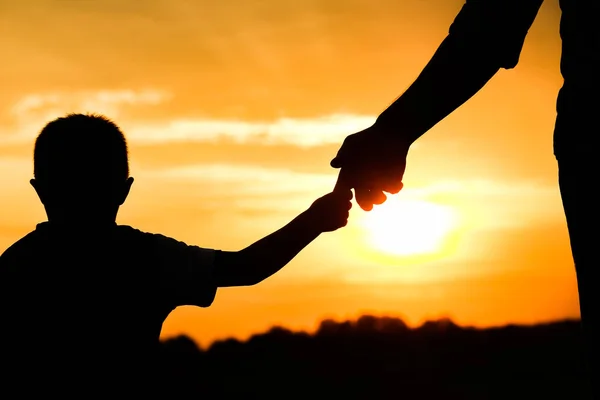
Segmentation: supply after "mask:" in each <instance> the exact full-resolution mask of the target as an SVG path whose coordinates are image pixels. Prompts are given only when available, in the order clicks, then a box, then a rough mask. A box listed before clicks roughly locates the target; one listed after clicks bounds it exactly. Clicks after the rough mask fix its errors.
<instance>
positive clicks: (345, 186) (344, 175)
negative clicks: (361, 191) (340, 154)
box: [332, 161, 352, 193]
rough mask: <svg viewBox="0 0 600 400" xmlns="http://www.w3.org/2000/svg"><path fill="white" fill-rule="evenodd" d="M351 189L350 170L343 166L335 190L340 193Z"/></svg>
mask: <svg viewBox="0 0 600 400" xmlns="http://www.w3.org/2000/svg"><path fill="white" fill-rule="evenodd" d="M332 162H333V161H332ZM350 190H352V184H351V182H350V176H349V172H348V170H347V169H344V168H342V169H341V170H340V173H339V174H338V178H337V181H336V182H335V186H334V188H333V191H334V192H336V193H339V192H344V191H350Z"/></svg>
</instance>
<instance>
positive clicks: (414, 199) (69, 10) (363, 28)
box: [0, 0, 579, 345]
mask: <svg viewBox="0 0 600 400" xmlns="http://www.w3.org/2000/svg"><path fill="white" fill-rule="evenodd" d="M462 4H463V1H462V0H402V1H399V0H380V1H371V0H343V1H342V0H327V1H325V0H311V1H308V0H293V1H292V0H265V1H250V0H222V1H208V0H195V1H192V0H187V1H186V0H147V1H144V2H138V1H134V0H102V1H74V0H71V1H67V0H62V1H59V0H54V1H51V0H28V1H12V0H0V53H1V54H2V58H3V62H2V63H0V87H2V96H0V184H1V185H2V186H1V187H2V195H1V196H0V209H2V215H1V218H0V250H4V249H5V248H7V247H8V246H9V245H10V244H12V243H13V242H14V241H16V240H17V239H19V238H20V237H22V236H23V235H25V234H26V233H28V232H29V231H30V230H32V229H33V228H34V227H35V224H36V223H38V222H41V221H43V220H44V219H45V214H44V212H43V208H42V206H41V204H40V203H39V201H38V199H37V197H36V195H35V192H34V191H33V189H32V188H31V187H30V186H29V183H28V180H29V179H30V178H31V177H32V171H33V164H32V150H33V141H34V139H35V136H36V134H37V133H38V132H39V131H40V129H41V128H42V127H43V125H44V124H45V123H46V122H48V121H49V120H51V119H54V118H56V117H58V116H62V115H64V114H65V113H68V112H99V113H104V114H105V115H106V116H108V117H109V118H112V119H113V120H115V121H116V122H117V124H119V126H120V127H121V128H122V129H123V130H124V132H125V134H126V136H127V137H128V139H129V143H130V154H131V171H132V175H133V176H134V177H135V178H136V181H135V183H134V186H133V188H132V192H131V195H130V197H129V200H128V201H127V202H126V204H125V206H124V207H123V208H122V211H121V213H120V216H119V219H118V222H119V223H122V224H128V225H132V226H135V227H137V228H139V229H142V230H145V231H149V232H157V233H163V234H166V235H170V236H172V237H175V238H177V239H179V240H183V241H185V242H187V243H189V244H197V245H199V246H202V247H211V248H217V249H223V250H237V249H242V248H243V247H245V246H247V245H249V244H251V243H252V242H253V241H255V240H257V239H259V238H261V237H263V236H264V235H266V234H268V233H270V232H272V231H274V230H276V229H278V228H280V227H281V226H283V225H284V224H285V223H287V222H288V221H289V220H291V219H292V218H294V217H295V216H296V215H297V214H298V213H300V212H302V211H304V210H305V209H306V208H307V207H308V206H310V204H311V203H312V201H314V200H315V199H316V198H318V197H320V196H322V195H324V194H325V193H327V192H328V191H330V190H331V189H332V187H333V184H334V183H335V180H336V170H334V169H332V168H330V167H329V161H330V159H331V158H332V157H333V156H334V155H335V153H336V151H337V149H338V148H339V145H340V144H341V142H342V140H343V138H344V137H345V136H346V135H348V134H351V133H354V132H356V131H358V130H361V129H363V128H366V127H368V126H369V125H370V124H371V123H372V122H373V121H374V119H375V118H376V116H377V115H378V114H379V113H380V112H381V111H382V110H383V109H385V107H387V105H389V104H390V103H391V102H392V101H393V100H394V99H395V98H396V97H397V96H399V95H400V94H401V93H402V91H403V90H404V89H406V88H407V86H408V85H410V83H411V82H412V81H413V80H414V79H415V78H416V76H417V75H418V74H419V72H420V71H421V69H422V68H423V67H424V66H425V64H426V62H427V61H428V60H429V59H430V58H431V56H432V55H433V53H434V51H435V49H436V48H437V46H438V45H439V43H440V42H441V41H442V39H443V38H444V37H445V35H446V34H447V31H448V27H449V26H450V24H451V22H452V21H453V19H454V17H455V15H456V14H457V13H458V11H459V10H460V7H461V6H462ZM559 18H560V10H559V7H558V1H557V0H546V2H545V4H544V5H543V6H542V9H541V10H540V13H539V15H538V18H537V20H536V22H535V23H534V25H533V27H532V29H531V30H530V33H529V36H528V38H527V40H526V42H525V47H524V49H523V53H522V55H521V61H520V63H519V65H518V66H517V68H516V69H514V70H510V71H501V72H500V73H499V74H498V75H497V76H496V77H495V78H494V79H493V80H492V81H491V82H490V83H489V84H488V86H487V87H486V88H485V89H484V90H483V91H481V92H480V93H479V94H478V95H476V96H475V97H474V98H473V99H472V100H471V101H470V102H468V103H467V104H466V105H464V106H463V107H461V108H460V109H459V110H457V111H456V112H455V113H454V114H452V115H451V116H450V117H448V118H447V119H446V120H444V121H442V122H441V123H440V124H439V125H437V126H436V127H435V128H434V129H432V130H431V131H430V132H429V133H428V134H426V135H425V136H424V137H423V138H422V139H421V140H419V141H418V143H417V144H416V145H415V146H413V148H412V150H411V153H410V155H409V159H408V167H407V172H406V176H405V181H404V182H405V189H404V190H403V191H402V192H401V193H400V194H398V195H396V196H393V197H392V198H390V199H389V200H388V202H387V203H386V204H385V205H383V206H380V207H378V208H376V209H375V210H374V211H372V212H370V213H366V212H364V211H362V210H360V208H359V207H356V206H355V207H354V208H353V210H352V212H351V214H350V222H349V224H348V226H347V227H346V228H344V229H342V230H339V231H337V232H334V233H327V234H324V235H322V236H321V237H319V238H318V239H317V241H315V242H314V243H313V244H312V245H310V246H309V247H308V248H307V249H306V250H304V251H303V252H302V253H301V254H300V255H299V256H298V257H297V258H296V259H295V260H293V261H292V262H291V263H290V264H289V265H288V266H287V267H286V268H285V269H284V270H282V271H281V272H280V273H279V274H278V275H276V276H274V277H272V278H270V279H269V280H267V281H265V282H263V283H261V284H259V285H257V286H255V287H249V288H229V289H220V290H219V292H218V294H217V297H216V300H215V302H214V304H213V305H212V306H211V307H210V308H207V309H200V308H193V307H182V308H180V309H177V310H176V311H174V312H173V313H172V314H171V316H170V317H169V318H168V320H167V321H166V322H165V324H164V328H163V335H164V336H165V337H166V336H170V335H175V334H180V333H185V334H188V335H190V336H191V337H193V338H194V339H196V340H197V341H198V342H199V343H200V344H202V345H206V344H208V343H210V341H212V340H214V339H216V338H223V337H226V336H236V337H239V338H245V337H247V336H248V335H249V334H251V333H255V332H259V331H263V330H265V329H268V328H269V327H271V326H272V325H275V324H278V325H284V326H286V327H289V328H293V329H306V330H312V329H314V328H315V327H316V326H317V324H318V322H319V321H320V320H321V319H322V318H335V319H342V318H355V317H357V316H359V315H360V314H362V313H365V312H369V313H373V314H375V315H393V316H399V317H402V318H404V319H405V320H406V321H407V322H408V323H409V324H412V325H416V324H419V323H421V322H423V321H424V320H425V319H429V318H438V317H442V316H448V317H451V318H452V319H453V320H455V321H456V322H457V323H460V324H469V325H477V326H489V325H499V324H505V323H534V322H539V321H548V320H554V319H559V318H570V317H578V316H579V311H578V301H577V286H576V281H575V273H574V269H573V263H572V259H571V254H570V249H569V242H568V235H567V230H566V224H565V220H564V214H563V212H562V206H561V202H560V195H559V191H558V186H557V183H556V175H557V169H556V164H555V160H554V157H553V155H552V131H553V125H554V119H555V102H556V94H557V91H558V89H559V88H560V85H561V83H562V79H561V76H560V73H559V61H560V37H559V31H558V27H559V26H558V24H559ZM81 267H82V268H85V267H86V266H85V265H82V266H81ZM115 329H118V327H116V328H115Z"/></svg>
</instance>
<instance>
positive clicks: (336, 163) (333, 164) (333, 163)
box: [329, 156, 342, 168]
mask: <svg viewBox="0 0 600 400" xmlns="http://www.w3.org/2000/svg"><path fill="white" fill-rule="evenodd" d="M329 165H330V166H331V167H332V168H342V160H341V159H340V157H339V156H335V158H334V159H333V160H331V162H330V163H329Z"/></svg>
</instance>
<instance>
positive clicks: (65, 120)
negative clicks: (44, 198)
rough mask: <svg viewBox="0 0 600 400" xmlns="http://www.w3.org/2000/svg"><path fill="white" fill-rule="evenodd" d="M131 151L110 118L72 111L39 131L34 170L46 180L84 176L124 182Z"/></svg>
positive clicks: (55, 181) (37, 177) (103, 180)
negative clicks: (129, 151) (72, 112)
mask: <svg viewBox="0 0 600 400" xmlns="http://www.w3.org/2000/svg"><path fill="white" fill-rule="evenodd" d="M127 153H128V151H127V141H126V140H125V136H124V135H123V133H122V132H121V130H120V129H119V127H118V126H117V125H116V124H115V123H114V122H112V121H111V120H110V119H108V118H106V117H105V116H103V115H97V114H68V115H66V116H65V117H61V118H57V119H55V120H53V121H51V122H49V123H48V124H47V125H46V126H45V127H44V128H43V129H42V131H41V132H40V134H39V135H38V137H37V139H36V141H35V148H34V154H33V165H34V167H33V169H34V172H33V173H34V177H35V179H36V180H37V181H40V182H44V183H46V184H52V183H62V182H66V181H72V180H73V178H75V179H78V178H84V177H85V178H86V179H88V180H89V179H91V180H96V181H101V182H105V183H110V182H118V181H121V182H122V181H124V180H126V179H127V178H128V176H129V161H128V154H127ZM97 183H99V182H97Z"/></svg>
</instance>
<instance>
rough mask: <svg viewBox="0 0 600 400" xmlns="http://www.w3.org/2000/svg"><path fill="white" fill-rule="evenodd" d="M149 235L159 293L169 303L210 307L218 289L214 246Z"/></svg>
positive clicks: (170, 305)
mask: <svg viewBox="0 0 600 400" xmlns="http://www.w3.org/2000/svg"><path fill="white" fill-rule="evenodd" d="M152 236H153V245H154V246H155V248H154V252H153V254H154V255H155V256H156V257H157V258H158V259H157V260H155V261H157V263H158V276H157V278H158V280H159V287H160V288H161V291H162V292H163V293H162V294H161V295H162V296H161V297H162V298H163V299H164V300H165V301H166V302H167V303H168V306H169V307H172V308H175V307H178V306H185V305H194V306H199V307H209V306H210V305H211V304H212V302H213V300H214V298H215V295H216V293H217V285H216V284H215V281H214V278H213V275H214V274H213V271H214V267H215V254H216V252H217V250H214V249H207V248H202V247H199V246H193V245H188V244H186V243H184V242H181V241H178V240H175V239H172V238H170V237H166V236H163V235H159V234H153V235H152Z"/></svg>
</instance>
